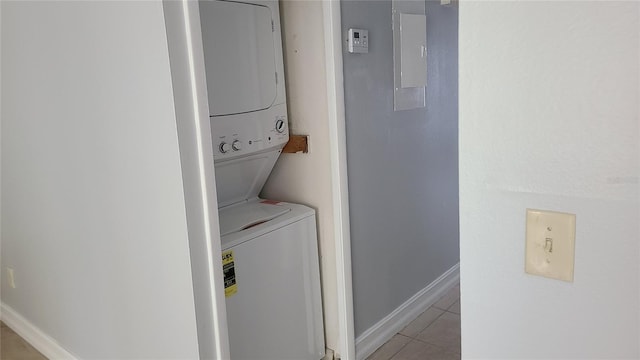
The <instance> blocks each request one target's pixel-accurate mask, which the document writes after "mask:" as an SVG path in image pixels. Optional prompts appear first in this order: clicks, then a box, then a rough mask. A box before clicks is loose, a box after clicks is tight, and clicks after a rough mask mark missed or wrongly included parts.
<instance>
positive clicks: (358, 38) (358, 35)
mask: <svg viewBox="0 0 640 360" xmlns="http://www.w3.org/2000/svg"><path fill="white" fill-rule="evenodd" d="M347 43H348V44H349V52H350V53H368V52H369V31H368V30H363V29H349V35H348V38H347Z"/></svg>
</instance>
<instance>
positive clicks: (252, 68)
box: [200, 0, 277, 116]
mask: <svg viewBox="0 0 640 360" xmlns="http://www.w3.org/2000/svg"><path fill="white" fill-rule="evenodd" d="M200 22H201V25H202V41H203V45H204V59H205V68H206V73H207V91H208V92H209V112H210V115H211V116H221V115H230V114H238V113H244V112H250V111H257V110H262V109H266V108H269V107H270V106H271V105H272V104H273V102H274V101H275V98H276V94H277V86H276V60H275V44H274V38H273V28H272V26H273V25H272V20H271V9H269V8H268V7H266V6H263V5H257V4H247V3H239V2H230V1H218V0H213V1H200Z"/></svg>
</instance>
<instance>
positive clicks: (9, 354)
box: [0, 323, 46, 360]
mask: <svg viewBox="0 0 640 360" xmlns="http://www.w3.org/2000/svg"><path fill="white" fill-rule="evenodd" d="M0 359H11V360H46V358H45V357H44V356H43V355H42V354H40V353H39V352H38V351H37V350H36V349H35V348H33V346H31V345H29V343H27V342H26V341H24V339H22V338H21V337H20V336H19V335H18V334H16V333H15V332H14V331H13V330H11V329H10V328H9V327H8V326H5V325H4V323H2V326H1V329H0Z"/></svg>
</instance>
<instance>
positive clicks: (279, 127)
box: [276, 119, 284, 133]
mask: <svg viewBox="0 0 640 360" xmlns="http://www.w3.org/2000/svg"><path fill="white" fill-rule="evenodd" d="M276 131H277V132H279V133H283V132H284V120H283V119H278V120H277V121H276Z"/></svg>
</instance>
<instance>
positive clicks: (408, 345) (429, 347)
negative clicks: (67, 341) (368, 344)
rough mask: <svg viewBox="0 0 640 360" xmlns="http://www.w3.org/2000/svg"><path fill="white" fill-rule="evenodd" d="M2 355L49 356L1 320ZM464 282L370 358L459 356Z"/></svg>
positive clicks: (39, 359)
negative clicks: (44, 354) (461, 288)
mask: <svg viewBox="0 0 640 360" xmlns="http://www.w3.org/2000/svg"><path fill="white" fill-rule="evenodd" d="M0 327H1V330H2V331H1V336H0V359H3V360H4V359H7V360H9V359H11V360H46V358H45V357H44V356H43V355H42V354H40V353H39V352H38V351H37V350H36V349H34V348H33V347H32V346H31V345H29V344H28V343H27V342H26V341H24V340H23V339H22V338H21V337H20V336H19V335H18V334H16V333H15V332H14V331H13V330H11V329H10V328H9V327H8V326H6V325H5V324H4V323H3V322H0ZM459 359H460V286H456V287H454V288H453V289H451V290H450V291H449V292H448V293H447V294H446V295H445V296H443V297H442V298H440V300H438V302H436V303H435V304H433V306H431V307H430V308H428V309H427V310H426V311H425V312H423V313H422V314H421V315H420V316H418V318H416V319H415V320H413V321H412V322H411V323H410V324H409V325H407V326H406V327H405V328H404V329H402V330H401V331H400V332H399V333H397V334H396V335H394V336H393V338H391V340H389V341H387V342H386V343H385V344H384V345H382V347H380V348H379V349H378V350H376V352H374V353H373V354H372V355H371V356H369V357H368V358H367V360H459Z"/></svg>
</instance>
